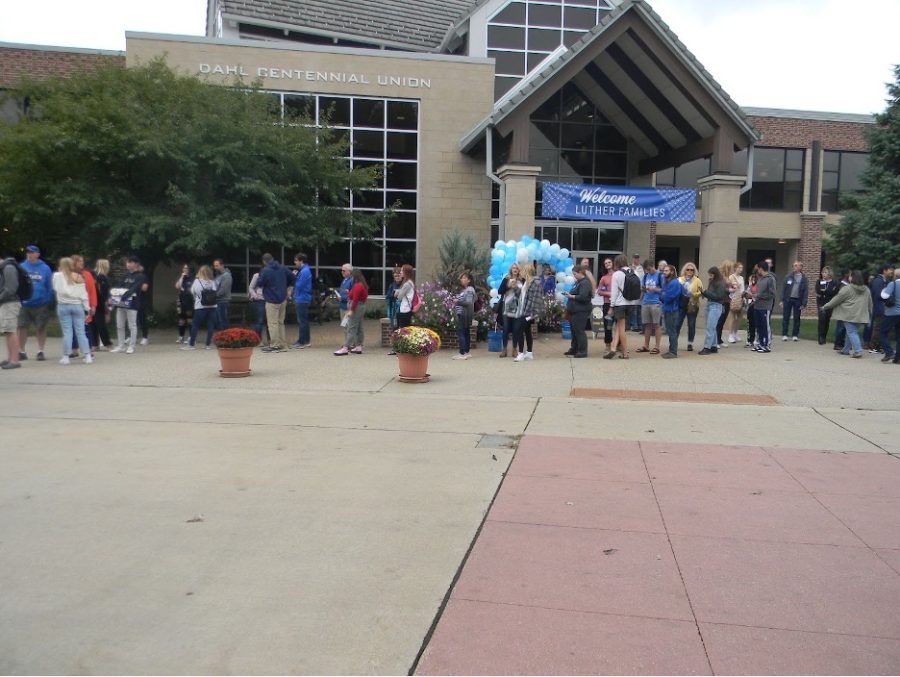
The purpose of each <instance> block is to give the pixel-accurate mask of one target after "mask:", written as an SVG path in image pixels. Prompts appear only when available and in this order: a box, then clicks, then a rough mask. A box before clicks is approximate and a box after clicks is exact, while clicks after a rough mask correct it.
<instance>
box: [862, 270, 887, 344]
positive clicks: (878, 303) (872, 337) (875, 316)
mask: <svg viewBox="0 0 900 677" xmlns="http://www.w3.org/2000/svg"><path fill="white" fill-rule="evenodd" d="M892 279H894V266H893V265H892V264H890V263H884V264H882V265H881V267H880V268H879V269H878V275H876V276H875V277H873V278H872V280H871V282H869V289H870V290H871V295H872V320H871V323H870V324H869V325H868V326H867V327H866V329H865V334H864V343H865V346H864V348H865V349H867V350H868V351H869V352H870V353H872V354H873V355H874V354H876V353H880V352H882V347H881V344H880V340H879V337H880V336H881V321H882V318H883V317H884V301H883V300H882V298H881V292H882V291H883V290H884V288H885V286H886V285H887V283H888V282H889V281H890V280H892Z"/></svg>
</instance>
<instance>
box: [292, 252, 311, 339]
mask: <svg viewBox="0 0 900 677" xmlns="http://www.w3.org/2000/svg"><path fill="white" fill-rule="evenodd" d="M294 265H295V266H297V274H296V275H295V276H294V288H293V290H292V291H293V293H292V292H291V291H288V296H292V295H293V299H294V308H295V309H296V311H297V327H298V329H299V335H298V337H297V340H296V341H295V342H294V343H292V344H291V345H290V346H289V347H290V348H309V304H310V303H311V302H312V271H311V270H310V269H309V265H308V264H307V257H306V254H303V253H299V254H297V255H296V256H295V257H294Z"/></svg>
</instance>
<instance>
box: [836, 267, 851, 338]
mask: <svg viewBox="0 0 900 677" xmlns="http://www.w3.org/2000/svg"><path fill="white" fill-rule="evenodd" d="M848 284H850V271H849V270H843V271H841V279H840V280H838V283H837V290H836V291H835V296H837V292H839V291H840V290H841V287H846V286H847V285H848ZM846 343H847V330H846V328H845V327H844V323H843V322H842V321H841V320H838V319H835V321H834V350H843V349H844V345H845V344H846Z"/></svg>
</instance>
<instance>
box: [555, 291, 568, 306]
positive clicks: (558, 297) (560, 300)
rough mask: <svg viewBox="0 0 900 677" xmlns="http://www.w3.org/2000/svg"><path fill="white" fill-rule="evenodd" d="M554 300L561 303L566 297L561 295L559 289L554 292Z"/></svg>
mask: <svg viewBox="0 0 900 677" xmlns="http://www.w3.org/2000/svg"><path fill="white" fill-rule="evenodd" d="M556 300H557V301H559V302H560V303H563V302H564V301H565V300H566V297H565V296H563V294H562V292H561V291H558V292H556Z"/></svg>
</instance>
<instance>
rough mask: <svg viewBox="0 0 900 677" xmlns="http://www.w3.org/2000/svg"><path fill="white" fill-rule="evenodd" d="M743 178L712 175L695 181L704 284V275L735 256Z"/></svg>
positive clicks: (704, 281)
mask: <svg viewBox="0 0 900 677" xmlns="http://www.w3.org/2000/svg"><path fill="white" fill-rule="evenodd" d="M745 181H746V177H744V176H732V175H731V174H713V175H712V176H705V177H703V178H702V179H699V180H698V181H697V187H698V189H699V190H700V260H699V261H698V262H697V265H698V266H699V270H698V271H697V272H698V274H699V275H700V279H701V280H703V283H704V285H705V284H706V280H707V275H706V271H707V270H709V269H710V267H712V266H718V265H719V264H720V263H722V261H723V260H725V259H730V260H732V261H733V260H734V259H735V257H736V256H737V241H738V236H737V234H738V218H739V209H740V198H741V188H743V186H744V183H745Z"/></svg>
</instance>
